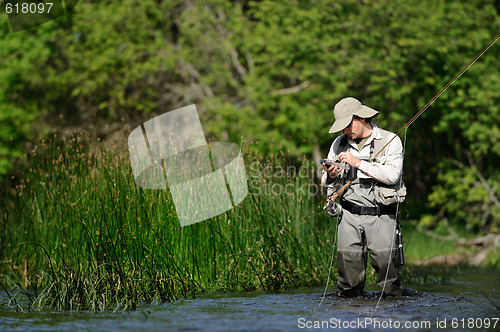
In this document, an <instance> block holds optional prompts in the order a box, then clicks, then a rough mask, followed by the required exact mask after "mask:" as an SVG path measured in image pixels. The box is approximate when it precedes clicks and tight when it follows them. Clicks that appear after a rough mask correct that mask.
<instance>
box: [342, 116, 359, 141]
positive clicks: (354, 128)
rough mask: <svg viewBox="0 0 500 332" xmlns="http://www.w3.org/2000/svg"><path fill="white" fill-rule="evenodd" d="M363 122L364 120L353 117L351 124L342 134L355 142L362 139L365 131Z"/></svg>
mask: <svg viewBox="0 0 500 332" xmlns="http://www.w3.org/2000/svg"><path fill="white" fill-rule="evenodd" d="M362 121H364V120H362V119H359V118H356V117H353V118H352V121H351V123H350V124H349V125H348V126H347V127H345V128H344V130H343V131H342V132H343V133H344V134H346V135H347V136H349V137H350V138H351V139H353V140H355V139H358V138H360V137H361V134H362V133H363V130H364V127H363V124H362Z"/></svg>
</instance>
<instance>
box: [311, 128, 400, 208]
mask: <svg viewBox="0 0 500 332" xmlns="http://www.w3.org/2000/svg"><path fill="white" fill-rule="evenodd" d="M371 124H372V126H373V132H372V134H371V135H370V138H369V139H368V140H367V141H366V142H365V144H364V146H363V147H362V148H361V149H360V150H359V149H358V145H357V144H356V142H355V141H353V140H352V139H350V138H347V144H346V145H345V146H340V145H341V141H343V140H342V136H339V137H337V138H336V139H335V140H334V141H333V143H332V145H331V147H330V151H329V152H328V157H327V158H328V159H330V160H337V159H338V155H339V154H340V153H341V152H342V150H344V151H349V152H350V153H352V155H353V156H354V157H356V158H357V159H360V160H361V164H360V166H359V168H358V169H354V170H353V169H351V170H350V171H349V172H342V173H341V174H340V175H339V176H337V178H335V180H334V182H333V183H331V184H327V177H328V174H327V173H326V171H324V170H323V175H322V178H321V184H322V185H323V186H325V187H327V188H328V190H327V195H328V196H331V195H333V194H334V193H335V192H336V191H337V190H338V189H339V188H340V187H341V186H342V185H343V184H344V183H345V182H346V181H348V180H349V179H351V178H352V177H353V176H354V175H355V174H356V173H357V178H356V180H354V181H353V183H352V184H351V186H350V187H349V189H348V190H347V191H346V192H345V193H344V196H343V199H345V200H347V201H350V202H352V203H355V204H358V205H363V206H375V205H376V203H375V202H374V198H375V195H374V193H373V185H374V184H375V182H377V181H378V182H381V183H384V184H386V185H394V184H396V183H397V182H398V181H399V179H400V178H401V174H402V170H403V145H402V143H401V139H400V138H399V137H395V138H394V139H393V140H392V141H391V142H390V143H389V145H387V146H386V147H385V148H384V150H383V151H382V152H381V153H380V154H378V155H377V157H375V155H376V154H377V153H378V151H379V150H380V149H382V148H383V147H384V145H385V144H386V143H387V142H389V141H390V140H391V139H392V138H393V137H394V136H395V135H396V134H394V133H391V132H388V131H386V130H383V129H380V128H378V127H377V125H376V124H374V123H373V122H372V123H371ZM372 142H373V148H372ZM370 152H372V153H371V155H370ZM374 157H375V159H374V160H373V161H372V162H369V161H370V160H371V159H372V158H374Z"/></svg>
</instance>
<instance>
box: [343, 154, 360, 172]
mask: <svg viewBox="0 0 500 332" xmlns="http://www.w3.org/2000/svg"><path fill="white" fill-rule="evenodd" d="M339 162H341V163H346V164H348V165H349V166H351V167H354V168H358V167H359V165H361V160H359V159H357V158H356V157H354V156H353V155H352V154H351V153H350V152H345V151H343V152H341V153H340V154H339Z"/></svg>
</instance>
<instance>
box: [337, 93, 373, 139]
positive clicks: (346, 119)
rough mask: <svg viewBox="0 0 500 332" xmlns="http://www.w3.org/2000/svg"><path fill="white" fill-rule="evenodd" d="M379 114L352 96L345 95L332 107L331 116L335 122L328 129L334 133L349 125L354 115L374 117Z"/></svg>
mask: <svg viewBox="0 0 500 332" xmlns="http://www.w3.org/2000/svg"><path fill="white" fill-rule="evenodd" d="M378 114H379V112H377V111H375V110H374V109H373V108H370V107H368V106H365V105H363V104H361V102H360V101H359V100H357V99H356V98H352V97H347V98H344V99H342V100H341V101H339V102H338V103H337V104H336V105H335V107H334V109H333V116H334V117H335V122H334V123H333V125H332V127H331V128H330V130H329V131H328V132H329V133H336V132H337V131H341V130H343V129H344V128H345V127H347V126H349V124H350V123H351V121H352V117H353V116H354V115H356V116H359V117H360V118H374V117H376V116H377V115H378Z"/></svg>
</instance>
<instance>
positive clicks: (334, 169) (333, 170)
mask: <svg viewBox="0 0 500 332" xmlns="http://www.w3.org/2000/svg"><path fill="white" fill-rule="evenodd" d="M323 168H324V170H325V171H326V173H327V174H328V176H329V177H330V178H336V177H337V176H338V175H339V174H340V172H342V168H340V167H338V166H336V165H335V164H332V165H328V164H326V163H323Z"/></svg>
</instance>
